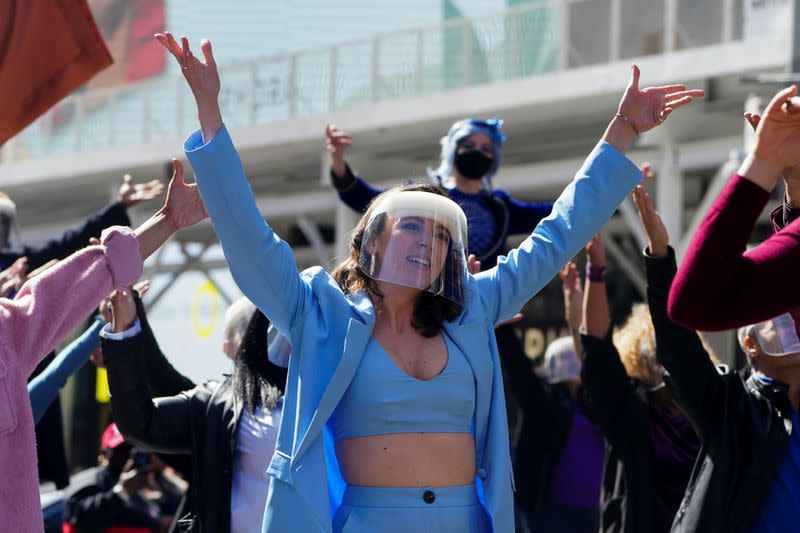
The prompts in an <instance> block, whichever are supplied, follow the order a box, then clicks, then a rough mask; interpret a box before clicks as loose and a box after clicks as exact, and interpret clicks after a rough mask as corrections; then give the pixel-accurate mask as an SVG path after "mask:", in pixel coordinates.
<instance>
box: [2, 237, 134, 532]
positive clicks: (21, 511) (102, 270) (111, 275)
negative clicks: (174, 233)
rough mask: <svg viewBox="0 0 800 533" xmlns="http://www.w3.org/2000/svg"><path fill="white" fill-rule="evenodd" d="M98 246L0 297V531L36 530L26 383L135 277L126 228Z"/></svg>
mask: <svg viewBox="0 0 800 533" xmlns="http://www.w3.org/2000/svg"><path fill="white" fill-rule="evenodd" d="M101 242H102V244H101V245H99V246H89V247H88V248H85V249H83V250H81V251H79V252H76V253H74V254H72V255H71V256H69V257H68V258H66V259H64V260H63V261H61V262H60V263H58V264H57V265H56V266H54V267H52V268H50V269H48V270H47V271H45V272H44V273H42V274H41V275H39V276H37V277H36V278H34V279H32V280H31V281H29V282H28V283H26V284H25V285H23V287H22V289H21V290H20V291H19V293H18V294H17V296H16V298H14V299H13V300H8V299H6V298H0V530H2V531H9V532H11V531H13V532H15V533H29V532H41V531H43V530H44V526H43V522H42V512H41V506H40V503H39V476H38V471H37V467H36V440H35V437H34V433H33V415H32V414H31V405H30V401H29V399H28V388H27V385H26V383H27V378H28V377H29V376H30V374H31V372H33V369H34V368H35V367H36V365H37V364H38V363H39V361H41V360H42V359H43V358H44V357H45V356H46V355H47V354H48V353H50V351H52V350H53V348H55V347H56V345H57V344H58V343H59V342H61V340H62V339H63V338H64V337H65V336H66V335H67V334H68V333H69V332H70V331H72V330H73V329H74V328H75V327H76V326H77V325H78V324H80V322H81V321H82V320H85V319H86V317H87V316H88V315H89V313H91V311H92V310H93V309H94V308H95V307H97V305H98V304H99V303H100V300H102V299H103V298H104V297H105V296H106V295H108V293H110V292H111V291H112V290H113V289H114V288H121V287H127V286H130V285H131V284H132V283H133V282H134V281H136V279H137V278H138V277H139V276H140V275H141V272H142V256H141V254H140V252H139V244H138V242H137V241H136V237H135V235H134V234H133V232H132V231H131V230H130V229H129V228H122V227H115V228H110V229H107V230H105V231H104V232H103V235H102V238H101Z"/></svg>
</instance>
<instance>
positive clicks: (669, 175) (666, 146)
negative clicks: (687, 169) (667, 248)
mask: <svg viewBox="0 0 800 533" xmlns="http://www.w3.org/2000/svg"><path fill="white" fill-rule="evenodd" d="M655 181H656V208H657V209H658V212H659V214H660V215H661V219H662V220H663V221H664V226H666V228H667V231H668V232H669V238H670V242H680V240H681V238H682V237H683V224H682V220H681V217H682V214H683V198H684V190H683V189H684V187H683V175H682V173H681V167H680V159H679V153H678V146H677V145H676V144H675V142H674V140H673V139H672V138H667V139H665V140H664V143H663V144H662V159H661V168H660V169H659V172H658V175H657V176H656V180H655Z"/></svg>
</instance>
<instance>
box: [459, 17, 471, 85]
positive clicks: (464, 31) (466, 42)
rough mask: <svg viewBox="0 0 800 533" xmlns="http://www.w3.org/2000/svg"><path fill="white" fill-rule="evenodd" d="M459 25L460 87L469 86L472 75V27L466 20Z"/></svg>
mask: <svg viewBox="0 0 800 533" xmlns="http://www.w3.org/2000/svg"><path fill="white" fill-rule="evenodd" d="M463 20H464V22H463V23H462V25H461V60H462V61H461V86H462V87H469V86H470V74H471V73H472V25H471V24H470V20H469V19H468V18H466V17H465V18H464V19H463Z"/></svg>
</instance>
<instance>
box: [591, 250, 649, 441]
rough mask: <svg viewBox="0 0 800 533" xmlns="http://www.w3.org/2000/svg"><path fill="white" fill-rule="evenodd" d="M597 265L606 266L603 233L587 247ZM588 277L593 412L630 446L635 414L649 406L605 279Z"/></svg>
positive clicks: (609, 433) (607, 431)
mask: <svg viewBox="0 0 800 533" xmlns="http://www.w3.org/2000/svg"><path fill="white" fill-rule="evenodd" d="M586 255H587V257H588V260H589V262H590V263H591V264H593V265H594V266H595V267H598V266H600V265H603V266H604V265H605V251H604V249H603V247H602V241H601V240H600V238H599V236H595V238H594V239H592V241H591V242H590V243H589V244H588V245H587V247H586ZM591 278H592V277H589V278H588V279H587V280H586V285H585V286H584V300H583V327H584V329H585V334H584V335H582V338H581V341H582V344H583V366H582V368H581V378H582V380H583V385H584V388H585V391H586V396H587V399H588V402H589V405H590V407H591V411H592V415H593V416H594V417H595V420H596V421H597V423H598V425H599V426H600V428H601V430H602V432H603V435H604V436H605V437H606V439H608V441H609V442H610V443H611V444H612V445H613V446H615V447H623V446H629V445H630V439H629V438H628V432H629V430H630V427H631V425H630V417H631V416H637V417H638V416H644V412H645V411H646V407H645V406H644V404H643V403H642V402H641V400H640V399H639V398H638V396H637V395H636V392H635V391H634V389H633V386H632V385H631V381H630V378H629V377H628V374H627V372H626V371H625V367H624V366H623V364H622V360H621V359H620V356H619V352H617V349H616V347H615V346H614V343H613V342H612V341H611V316H610V315H609V312H608V295H607V294H606V284H605V281H603V280H602V279H600V277H595V279H591Z"/></svg>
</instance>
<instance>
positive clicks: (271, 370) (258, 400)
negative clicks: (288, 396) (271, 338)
mask: <svg viewBox="0 0 800 533" xmlns="http://www.w3.org/2000/svg"><path fill="white" fill-rule="evenodd" d="M268 329H269V319H268V318H267V317H266V316H264V313H262V312H261V311H259V310H258V309H256V311H255V312H254V313H253V318H251V319H250V323H249V324H248V325H247V331H245V333H244V337H243V338H242V343H241V344H240V345H239V349H238V350H237V351H236V359H235V360H234V370H233V378H232V379H233V388H234V392H235V395H236V397H237V398H239V399H241V400H242V401H243V402H244V408H245V409H247V410H248V411H249V412H250V413H251V414H252V413H254V412H255V410H256V407H258V406H259V405H263V406H264V408H265V409H272V408H273V407H275V404H276V402H277V401H278V398H280V396H281V395H282V394H283V392H284V390H286V373H287V370H286V369H285V368H283V367H280V366H278V365H276V364H274V363H272V362H271V361H270V360H269V357H268V356H267V330H268Z"/></svg>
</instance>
